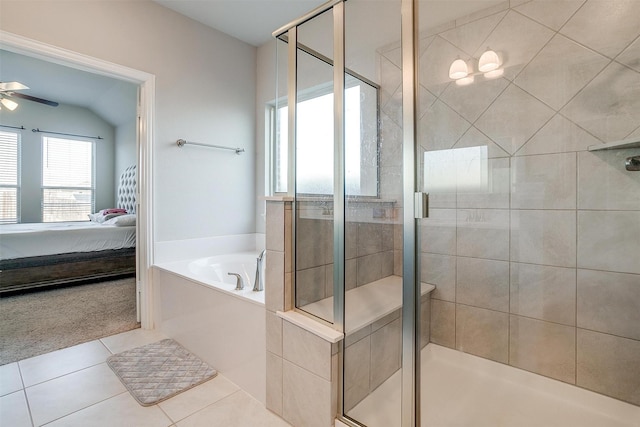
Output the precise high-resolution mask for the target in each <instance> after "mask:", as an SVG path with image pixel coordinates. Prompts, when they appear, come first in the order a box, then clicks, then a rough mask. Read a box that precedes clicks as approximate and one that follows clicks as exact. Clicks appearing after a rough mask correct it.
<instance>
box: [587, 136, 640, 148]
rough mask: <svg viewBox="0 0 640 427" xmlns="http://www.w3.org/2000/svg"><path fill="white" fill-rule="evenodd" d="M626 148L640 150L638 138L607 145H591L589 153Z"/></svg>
mask: <svg viewBox="0 0 640 427" xmlns="http://www.w3.org/2000/svg"><path fill="white" fill-rule="evenodd" d="M624 148H640V140H639V139H638V138H631V139H625V140H622V141H614V142H607V143H606V144H600V145H591V146H589V151H600V150H622V149H624Z"/></svg>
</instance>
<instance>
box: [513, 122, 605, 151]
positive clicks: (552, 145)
mask: <svg viewBox="0 0 640 427" xmlns="http://www.w3.org/2000/svg"><path fill="white" fill-rule="evenodd" d="M598 144H602V141H600V140H599V139H597V138H596V137H594V136H593V135H591V134H590V133H588V132H586V131H585V130H584V129H582V128H580V127H578V126H576V125H575V123H573V122H572V121H570V120H567V119H566V118H565V117H564V116H562V115H560V114H556V115H555V116H553V118H552V119H551V120H549V122H548V123H547V124H546V125H544V127H543V128H542V129H540V130H539V131H538V133H536V134H535V135H534V136H533V137H532V138H531V139H530V140H529V141H528V142H527V143H526V144H525V145H523V146H522V148H520V150H518V152H517V153H516V156H526V155H530V154H550V153H567V152H571V151H586V150H587V149H588V148H589V147H590V146H592V145H598Z"/></svg>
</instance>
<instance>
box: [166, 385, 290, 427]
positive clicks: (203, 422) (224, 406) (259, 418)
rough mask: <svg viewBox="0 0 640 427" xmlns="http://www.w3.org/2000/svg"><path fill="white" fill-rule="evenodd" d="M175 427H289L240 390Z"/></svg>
mask: <svg viewBox="0 0 640 427" xmlns="http://www.w3.org/2000/svg"><path fill="white" fill-rule="evenodd" d="M176 426H177V427H211V426H237V427H254V426H261V427H289V424H287V423H286V422H284V421H283V420H282V419H280V418H278V417H277V416H276V415H274V414H272V413H271V412H269V411H268V410H267V409H266V408H265V407H264V406H262V405H261V404H260V402H258V401H257V400H255V399H253V398H252V397H251V396H249V395H248V394H247V393H245V392H243V391H242V390H240V391H237V392H235V393H233V394H232V395H231V396H229V397H226V398H224V399H222V400H220V401H218V402H216V403H214V404H213V405H210V406H207V407H206V408H205V409H203V410H201V411H198V412H196V413H195V414H193V415H191V416H189V417H187V418H185V419H184V420H182V421H180V422H178V423H176Z"/></svg>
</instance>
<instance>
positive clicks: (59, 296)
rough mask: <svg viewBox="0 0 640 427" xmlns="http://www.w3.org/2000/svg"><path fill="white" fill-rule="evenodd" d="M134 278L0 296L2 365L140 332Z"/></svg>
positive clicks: (0, 357)
mask: <svg viewBox="0 0 640 427" xmlns="http://www.w3.org/2000/svg"><path fill="white" fill-rule="evenodd" d="M135 305H136V301H135V278H133V277H131V278H125V279H119V280H111V281H106V282H100V283H91V284H86V285H78V286H71V287H67V288H59V289H51V290H44V291H40V292H34V293H27V294H23V295H14V296H9V297H3V298H0V365H4V364H7V363H11V362H16V361H18V360H22V359H26V358H29V357H33V356H38V355H40V354H44V353H48V352H51V351H54V350H59V349H61V348H66V347H70V346H73V345H76V344H82V343H84V342H88V341H92V340H95V339H99V338H103V337H106V336H109V335H113V334H117V333H120V332H125V331H129V330H131V329H135V328H139V327H140V324H139V323H137V322H136V306H135Z"/></svg>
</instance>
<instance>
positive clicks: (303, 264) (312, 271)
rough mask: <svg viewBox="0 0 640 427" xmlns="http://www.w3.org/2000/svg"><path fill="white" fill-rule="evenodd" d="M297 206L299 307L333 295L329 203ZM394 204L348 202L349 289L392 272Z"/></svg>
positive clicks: (347, 285)
mask: <svg viewBox="0 0 640 427" xmlns="http://www.w3.org/2000/svg"><path fill="white" fill-rule="evenodd" d="M298 205H299V208H298V210H299V212H300V213H299V218H298V221H297V223H296V239H297V245H296V246H297V248H296V270H297V275H296V299H297V306H298V307H302V306H304V305H306V304H309V303H313V302H316V301H319V300H321V299H324V298H327V297H330V296H332V295H333V203H332V202H331V201H327V202H305V201H298ZM393 205H394V203H392V202H362V201H361V202H352V201H348V202H347V204H346V206H347V213H346V216H347V218H346V223H345V232H346V235H345V257H346V263H345V288H346V290H347V291H348V290H350V289H353V288H355V287H357V286H362V285H366V284H367V283H371V282H374V281H376V280H378V279H382V278H383V277H387V276H390V275H392V274H393V218H392V217H393V214H394V210H393ZM374 216H375V217H376V218H374ZM325 320H331V319H325Z"/></svg>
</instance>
